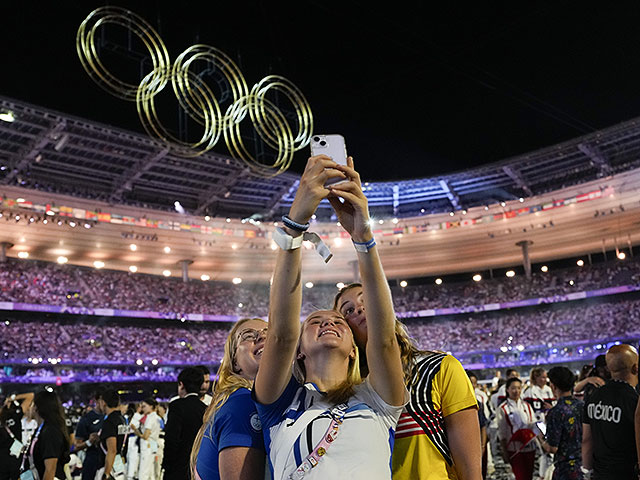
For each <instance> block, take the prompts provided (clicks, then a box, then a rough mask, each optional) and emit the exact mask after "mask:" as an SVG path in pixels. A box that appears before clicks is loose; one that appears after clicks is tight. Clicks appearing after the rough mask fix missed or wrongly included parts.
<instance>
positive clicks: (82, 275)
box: [0, 259, 640, 317]
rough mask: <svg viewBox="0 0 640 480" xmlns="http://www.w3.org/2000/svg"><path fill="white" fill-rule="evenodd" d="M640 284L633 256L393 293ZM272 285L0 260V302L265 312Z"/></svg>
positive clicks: (467, 295) (443, 299)
mask: <svg viewBox="0 0 640 480" xmlns="http://www.w3.org/2000/svg"><path fill="white" fill-rule="evenodd" d="M345 280H347V279H345ZM345 283H347V282H345ZM638 283H640V269H639V268H638V263H637V262H636V261H633V260H627V261H612V262H607V263H601V264H594V265H592V266H584V267H582V268H579V267H576V268H571V269H564V270H557V271H550V272H548V273H542V272H537V273H534V275H533V277H532V279H531V280H530V281H527V280H526V279H525V278H523V277H514V278H500V279H493V280H483V281H481V282H472V281H468V282H458V283H450V284H443V285H433V284H430V285H413V286H411V285H410V286H408V287H406V288H401V287H398V286H395V287H393V297H394V302H395V307H396V311H397V312H398V313H404V312H412V311H413V312H415V311H419V310H425V309H433V308H447V307H466V306H479V305H484V304H490V303H503V302H509V301H514V300H523V299H527V298H538V297H546V296H554V295H565V294H568V293H571V292H577V291H587V290H595V289H599V288H606V287H611V286H618V285H630V284H638ZM268 290H269V289H268V285H263V284H253V285H246V284H241V285H232V284H230V283H224V282H202V281H200V280H193V281H190V282H188V283H184V282H182V280H181V279H178V278H164V277H159V276H154V275H144V274H132V273H128V272H121V271H108V270H95V269H90V268H83V267H74V266H71V265H58V264H53V263H45V262H39V261H25V260H20V261H19V260H14V259H8V261H7V262H6V263H3V264H2V265H0V301H4V302H22V303H34V304H44V305H57V306H75V307H85V308H113V309H121V310H146V311H154V312H163V313H168V314H169V313H172V314H184V313H204V314H213V315H234V316H235V315H237V316H245V315H251V316H259V317H265V316H266V315H267V313H268V303H269V302H268V295H269V292H268ZM335 293H336V287H335V285H316V286H315V287H314V288H312V289H305V292H304V304H303V310H302V312H303V314H306V313H308V312H310V311H312V310H313V309H314V308H317V307H326V306H328V305H330V304H331V300H332V298H333V296H334V295H335Z"/></svg>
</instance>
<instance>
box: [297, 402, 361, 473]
mask: <svg viewBox="0 0 640 480" xmlns="http://www.w3.org/2000/svg"><path fill="white" fill-rule="evenodd" d="M348 408H349V406H348V405H347V404H346V403H341V404H340V405H336V406H335V407H333V408H332V409H331V411H330V412H329V413H330V414H331V423H330V424H329V428H327V431H326V432H325V433H324V435H323V436H322V439H321V440H320V442H319V443H318V445H316V448H314V449H313V451H312V452H311V453H310V454H309V455H307V458H305V459H304V460H303V461H302V463H301V464H300V465H299V466H298V468H297V469H296V471H295V472H293V473H292V474H291V475H289V479H290V480H300V479H302V478H303V477H304V476H305V475H306V474H307V473H308V472H309V470H311V469H312V468H313V467H316V466H318V463H320V460H321V459H322V457H323V456H324V455H326V453H327V450H328V449H329V447H330V446H331V444H332V443H333V442H334V441H335V439H336V438H337V437H338V433H339V431H340V426H341V425H342V422H343V420H344V416H345V414H346V413H347V409H348Z"/></svg>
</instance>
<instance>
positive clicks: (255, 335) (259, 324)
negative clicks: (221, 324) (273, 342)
mask: <svg viewBox="0 0 640 480" xmlns="http://www.w3.org/2000/svg"><path fill="white" fill-rule="evenodd" d="M266 335H267V322H265V321H263V320H258V319H251V320H247V321H246V322H244V323H243V324H242V325H241V326H240V327H239V328H238V331H237V332H236V333H235V336H236V338H235V343H236V351H235V355H234V362H233V370H234V372H235V373H237V374H238V375H240V376H241V377H243V378H246V379H247V380H254V379H255V378H256V374H257V373H258V366H259V365H260V359H261V358H262V350H263V349H264V341H265V338H266Z"/></svg>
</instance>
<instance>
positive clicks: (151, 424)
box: [140, 412, 160, 452]
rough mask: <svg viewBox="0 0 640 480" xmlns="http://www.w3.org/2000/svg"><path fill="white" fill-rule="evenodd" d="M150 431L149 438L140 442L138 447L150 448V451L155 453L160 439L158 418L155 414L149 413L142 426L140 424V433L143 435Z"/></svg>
mask: <svg viewBox="0 0 640 480" xmlns="http://www.w3.org/2000/svg"><path fill="white" fill-rule="evenodd" d="M147 430H150V431H151V433H150V434H149V438H148V439H147V440H141V441H140V446H141V449H142V447H144V448H150V449H151V451H153V452H156V451H157V450H158V439H159V438H160V417H158V414H157V413H156V412H151V413H150V414H148V415H147V418H145V420H144V424H141V427H140V433H142V434H144V433H146V432H147Z"/></svg>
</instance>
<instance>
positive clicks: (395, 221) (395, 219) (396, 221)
mask: <svg viewBox="0 0 640 480" xmlns="http://www.w3.org/2000/svg"><path fill="white" fill-rule="evenodd" d="M391 221H392V222H393V224H394V225H396V224H397V223H398V222H399V221H400V220H398V219H397V218H394V219H393V220H391Z"/></svg>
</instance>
